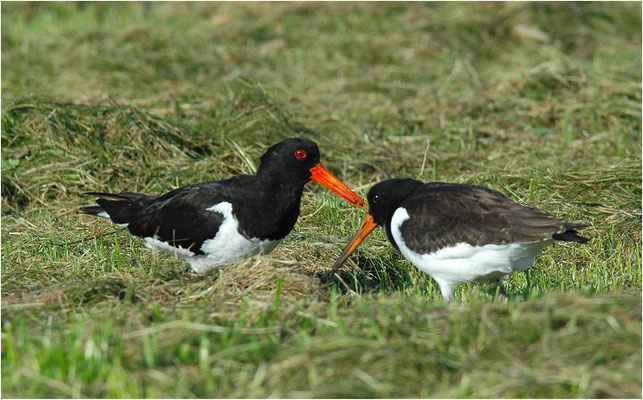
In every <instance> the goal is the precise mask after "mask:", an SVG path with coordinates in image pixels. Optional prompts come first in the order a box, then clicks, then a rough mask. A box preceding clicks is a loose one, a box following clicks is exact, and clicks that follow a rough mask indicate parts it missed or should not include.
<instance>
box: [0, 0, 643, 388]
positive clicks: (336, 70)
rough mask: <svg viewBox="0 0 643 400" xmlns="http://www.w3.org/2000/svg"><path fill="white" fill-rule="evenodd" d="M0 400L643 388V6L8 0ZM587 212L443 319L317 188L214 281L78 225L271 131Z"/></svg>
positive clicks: (569, 214) (102, 224) (373, 176)
mask: <svg viewBox="0 0 643 400" xmlns="http://www.w3.org/2000/svg"><path fill="white" fill-rule="evenodd" d="M1 7H2V395H3V396H4V397H81V396H82V397H484V398H496V397H632V398H640V397H641V5H640V3H609V4H605V3H582V4H580V3H469V4H461V3H438V4H420V3H413V4H405V3H395V4H369V3H348V4H345V3H341V4H333V3H324V4H318V3H277V4H272V3H271V4H265V3H263V4H247V3H244V4H227V3H216V4H214V3H190V4H178V3H162V4H161V3H158V4H155V3H145V4H142V3H119V4H114V3H100V4H99V3H64V4H42V3H7V2H3V3H2V6H1ZM291 136H304V137H308V138H312V139H313V140H315V141H317V143H318V144H319V146H320V148H321V152H322V162H323V163H324V164H325V165H326V166H327V167H328V168H329V169H330V170H332V171H333V172H334V173H335V174H336V175H337V176H339V177H340V178H341V179H342V180H344V181H345V182H347V183H348V184H349V185H350V186H351V187H354V188H356V190H357V191H358V192H359V193H360V194H362V195H364V194H365V193H366V192H367V191H368V188H369V187H370V186H372V185H373V184H374V183H376V182H378V181H380V180H382V179H386V178H390V177H414V178H418V179H422V180H425V181H433V180H439V181H448V182H464V183H473V184H480V185H484V186H487V187H490V188H492V189H495V190H498V191H500V192H502V193H504V194H506V195H507V196H509V197H510V198H512V199H514V200H516V201H518V202H519V203H522V204H529V205H532V206H534V207H537V208H539V209H541V210H543V211H545V212H548V213H551V214H553V215H556V216H559V217H562V218H566V219H570V220H585V221H587V222H588V223H589V224H590V227H589V228H587V229H585V230H584V231H583V234H584V235H585V236H587V237H588V238H590V242H589V243H588V244H586V245H578V244H574V243H571V244H567V243H564V244H556V245H553V246H550V247H549V248H547V249H546V250H545V252H544V253H543V254H542V256H540V257H539V258H538V259H537V260H536V263H535V265H534V267H533V268H532V269H531V270H529V271H526V272H521V273H515V274H513V275H512V276H510V277H509V278H508V279H507V282H506V289H507V292H508V294H509V300H508V302H507V303H506V304H505V303H503V302H502V301H501V299H500V298H499V297H498V296H496V295H495V291H494V289H493V288H492V287H490V286H489V285H482V284H466V285H462V286H461V287H460V289H459V290H458V291H457V293H456V296H455V300H454V302H453V304H451V305H448V306H447V305H446V304H444V302H443V301H442V300H441V298H440V294H439V290H438V286H437V284H436V283H435V282H434V281H433V280H432V279H431V278H430V277H428V276H426V275H423V274H422V273H419V272H418V271H417V270H416V269H415V268H414V267H413V266H412V265H410V264H409V263H408V262H407V261H406V260H404V259H403V258H402V257H401V256H400V255H399V253H397V252H396V251H395V250H394V249H393V248H392V247H391V246H390V244H389V243H388V241H387V240H386V237H385V234H384V233H383V232H382V230H381V229H379V230H377V231H376V232H375V233H374V234H373V235H371V237H369V238H368V239H367V240H366V241H365V242H364V243H363V245H362V246H361V247H360V250H358V252H357V253H356V254H355V255H354V256H353V257H351V259H350V261H349V262H348V263H347V264H346V265H345V266H344V267H343V268H342V270H341V272H340V273H339V275H338V276H337V277H329V276H328V274H327V271H328V269H329V267H330V265H331V264H332V263H333V261H334V259H335V258H336V257H337V256H338V255H339V253H340V251H341V249H342V248H343V246H344V245H345V244H346V243H347V241H348V239H349V237H350V236H351V235H352V233H353V232H354V231H355V230H356V229H357V228H358V227H359V224H360V222H361V220H362V219H363V213H362V212H361V211H359V210H357V209H355V208H353V207H351V206H350V205H348V204H347V203H345V202H342V201H341V199H339V198H338V197H335V196H333V195H332V194H331V193H330V192H329V191H327V190H326V189H324V188H322V187H320V185H317V184H315V183H310V184H309V185H308V189H307V190H306V191H305V194H304V197H303V199H302V213H301V216H300V218H299V221H298V223H297V225H296V226H295V229H294V231H293V232H292V233H291V234H290V235H289V236H288V237H287V239H286V240H285V241H284V242H283V243H282V244H281V245H280V246H279V247H278V248H277V250H276V251H275V252H274V253H272V254H271V256H270V257H264V258H257V259H249V260H247V261H245V262H243V263H241V264H239V265H236V266H233V267H231V268H228V269H225V270H221V271H220V272H217V273H214V274H212V275H210V276H206V277H198V276H194V275H191V274H190V273H189V271H188V267H187V265H186V264H183V263H181V262H180V261H178V260H176V259H175V258H173V257H172V256H169V255H165V254H159V253H155V252H151V251H150V250H148V249H146V248H145V247H144V245H143V243H142V240H140V239H138V238H132V237H131V236H130V235H129V234H128V233H127V232H126V231H125V230H123V229H122V228H118V227H115V226H113V225H110V224H109V223H108V222H107V221H106V220H104V219H96V218H92V217H90V216H86V215H81V214H80V213H79V212H78V207H79V206H82V205H88V204H91V201H92V200H91V199H90V198H87V197H85V196H83V195H82V193H83V192H86V191H122V190H130V191H140V192H147V193H155V194H160V193H164V192H166V191H169V190H171V189H174V188H176V187H178V186H182V185H186V184H190V183H195V182H201V181H208V180H216V179H221V178H226V177H229V176H232V175H235V174H239V173H250V172H252V171H253V170H254V168H255V167H256V163H257V160H258V157H259V156H260V155H261V154H262V152H263V151H264V150H265V149H266V148H267V146H269V145H270V144H272V143H275V142H277V141H279V140H280V139H282V138H285V137H291Z"/></svg>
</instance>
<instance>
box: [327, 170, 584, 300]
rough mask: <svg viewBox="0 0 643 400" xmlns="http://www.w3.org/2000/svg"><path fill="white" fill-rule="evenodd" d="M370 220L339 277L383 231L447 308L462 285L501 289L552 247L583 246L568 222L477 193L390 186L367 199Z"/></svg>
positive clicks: (406, 182) (457, 187)
mask: <svg viewBox="0 0 643 400" xmlns="http://www.w3.org/2000/svg"><path fill="white" fill-rule="evenodd" d="M368 203H369V206H370V210H369V213H368V215H367V217H366V220H365V221H364V224H363V225H362V228H361V229H360V230H359V231H358V232H357V233H356V234H355V236H354V237H353V238H352V239H351V241H350V243H349V245H348V246H347V247H346V249H344V251H343V252H342V254H341V256H340V257H339V258H338V259H337V261H336V262H335V264H334V265H333V268H332V272H335V271H336V270H337V269H338V268H339V267H340V266H341V265H342V264H343V263H344V261H346V259H347V258H348V257H349V256H350V254H351V253H352V252H353V251H355V249H356V248H357V246H359V244H360V243H361V242H362V241H363V240H364V239H365V238H366V237H367V236H368V235H369V234H370V233H371V232H372V231H373V229H375V228H376V227H377V226H378V225H383V226H384V227H385V228H386V235H387V236H388V239H389V240H390V241H391V243H392V244H393V246H394V247H395V248H397V249H398V250H399V251H400V252H401V253H402V255H403V256H404V257H406V259H408V260H409V261H410V262H411V263H413V264H414V265H415V266H416V267H417V268H419V269H420V270H421V271H423V272H425V273H427V274H429V275H430V276H431V277H432V278H433V279H435V280H436V281H437V282H438V284H439V285H440V291H441V292H442V296H443V297H444V300H445V301H446V302H447V303H448V302H450V301H451V298H452V297H453V292H454V291H455V289H456V287H457V285H458V284H460V283H462V282H469V281H497V282H498V284H499V285H500V289H501V290H502V286H501V284H502V281H501V280H502V278H503V277H504V276H505V275H507V274H509V273H511V272H513V271H521V270H524V269H526V268H527V267H529V266H530V265H531V264H532V263H533V261H534V257H535V256H536V255H538V253H540V252H541V251H542V249H543V248H544V247H545V246H547V245H548V244H550V243H552V242H553V241H554V240H560V241H564V242H578V243H585V242H587V239H586V238H584V237H582V236H580V235H578V233H577V232H576V229H580V228H584V227H585V226H586V225H584V224H582V223H578V222H566V221H563V220H561V219H558V218H556V217H552V216H550V215H547V214H544V213H542V212H540V211H538V210H536V209H534V208H529V207H525V206H522V205H520V204H517V203H515V202H513V201H512V200H509V199H508V198H507V197H505V196H503V195H502V194H500V193H498V192H496V191H494V190H491V189H487V188H484V187H480V186H474V185H464V184H454V183H442V182H433V183H422V182H420V181H417V180H414V179H389V180H385V181H382V182H379V183H378V184H376V185H375V186H373V187H372V188H371V190H370V191H369V192H368Z"/></svg>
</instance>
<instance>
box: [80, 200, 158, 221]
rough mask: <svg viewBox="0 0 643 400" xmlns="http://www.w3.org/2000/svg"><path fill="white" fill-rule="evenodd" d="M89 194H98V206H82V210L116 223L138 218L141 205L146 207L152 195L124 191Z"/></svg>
mask: <svg viewBox="0 0 643 400" xmlns="http://www.w3.org/2000/svg"><path fill="white" fill-rule="evenodd" d="M85 194H86V195H89V196H98V197H99V199H98V200H96V203H98V205H97V206H85V207H81V208H80V211H81V212H83V213H85V214H89V215H96V216H99V217H107V218H110V219H111V220H112V222H114V223H116V224H128V223H130V222H131V221H132V220H134V219H135V218H136V215H137V214H138V212H139V211H140V209H141V207H144V206H145V205H146V203H147V202H148V200H149V199H151V197H150V196H148V195H145V194H142V193H132V192H122V193H118V194H116V193H100V192H87V193H85Z"/></svg>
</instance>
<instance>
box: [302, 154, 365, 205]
mask: <svg viewBox="0 0 643 400" xmlns="http://www.w3.org/2000/svg"><path fill="white" fill-rule="evenodd" d="M310 173H311V174H312V177H311V179H312V180H314V181H316V182H319V183H321V184H322V185H324V186H326V187H327V188H329V189H330V190H332V191H333V192H335V193H337V194H338V195H340V196H342V197H343V198H345V199H346V200H348V202H349V203H351V204H352V205H354V206H356V207H359V208H361V209H362V210H365V211H368V204H366V202H365V201H364V200H362V198H361V197H359V196H358V195H357V194H355V192H353V191H352V190H351V189H350V188H349V187H348V186H346V185H345V184H344V182H342V181H340V180H339V179H337V178H336V177H335V175H333V174H331V173H330V171H329V170H327V169H326V168H324V167H323V166H322V165H321V164H317V165H315V166H314V167H312V168H311V169H310Z"/></svg>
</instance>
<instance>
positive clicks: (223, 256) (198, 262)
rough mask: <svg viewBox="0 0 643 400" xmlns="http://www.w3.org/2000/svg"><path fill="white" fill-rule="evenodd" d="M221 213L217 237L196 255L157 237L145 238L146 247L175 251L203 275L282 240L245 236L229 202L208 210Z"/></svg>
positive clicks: (268, 247) (268, 250)
mask: <svg viewBox="0 0 643 400" xmlns="http://www.w3.org/2000/svg"><path fill="white" fill-rule="evenodd" d="M207 210H208V211H212V212H218V213H220V214H222V215H223V222H222V223H221V226H220V227H219V230H218V231H217V234H216V236H214V237H213V238H212V239H208V240H206V241H204V242H203V245H202V246H201V251H202V252H203V253H205V254H202V255H196V254H194V252H192V251H190V250H188V249H183V248H181V247H180V246H179V247H178V248H177V247H174V246H171V245H170V244H168V243H167V242H161V241H160V240H158V238H156V237H153V238H149V237H148V238H145V243H146V245H147V247H149V248H151V249H157V250H162V251H165V252H167V253H171V254H175V255H176V256H177V257H179V258H180V259H182V260H184V261H187V262H188V263H189V264H190V266H191V267H192V270H193V271H194V272H196V273H197V274H205V273H207V272H208V271H210V270H212V269H214V268H220V267H224V266H226V265H230V264H232V263H234V262H236V261H239V260H241V259H243V258H245V257H250V256H253V255H257V254H268V253H270V252H271V251H273V250H274V249H275V247H277V245H278V244H279V242H281V240H262V239H257V238H250V239H248V238H246V237H245V236H243V235H242V234H241V233H240V232H239V221H237V219H236V218H235V217H234V215H232V204H230V203H229V202H227V201H226V202H222V203H219V204H216V205H214V206H212V207H210V208H208V209H207Z"/></svg>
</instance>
